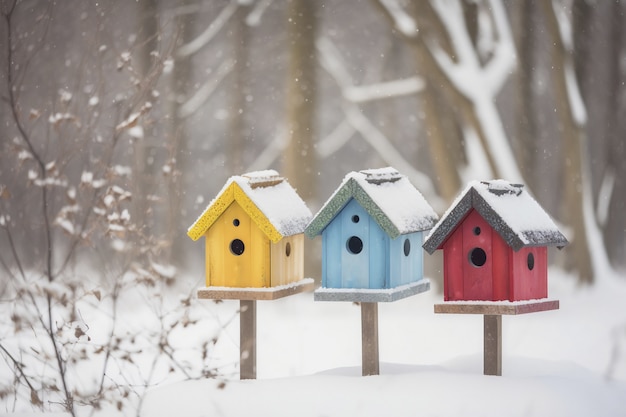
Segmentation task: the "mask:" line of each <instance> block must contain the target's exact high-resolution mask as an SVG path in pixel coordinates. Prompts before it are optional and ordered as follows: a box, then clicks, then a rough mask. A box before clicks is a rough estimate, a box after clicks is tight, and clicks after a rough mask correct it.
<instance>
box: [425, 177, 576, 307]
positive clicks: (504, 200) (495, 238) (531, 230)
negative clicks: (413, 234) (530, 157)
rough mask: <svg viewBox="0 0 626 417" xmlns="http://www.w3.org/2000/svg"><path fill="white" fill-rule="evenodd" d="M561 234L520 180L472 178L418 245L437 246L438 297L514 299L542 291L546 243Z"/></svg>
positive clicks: (556, 241) (556, 242)
mask: <svg viewBox="0 0 626 417" xmlns="http://www.w3.org/2000/svg"><path fill="white" fill-rule="evenodd" d="M566 244H567V239H566V238H565V236H563V234H561V232H560V231H559V230H558V229H557V227H556V225H555V224H554V222H553V221H552V220H551V219H550V217H549V216H548V214H547V213H546V212H545V211H544V210H543V209H542V208H541V206H539V204H538V203H537V202H536V201H535V200H534V199H533V198H532V197H531V196H530V194H528V192H527V191H525V190H524V188H523V186H522V185H521V184H511V183H509V182H507V181H503V180H495V181H488V182H478V181H475V182H472V183H470V184H469V185H468V187H467V188H466V189H465V190H464V191H463V192H462V193H461V195H460V196H459V197H457V199H456V201H455V202H454V203H453V204H452V206H451V207H450V209H448V211H447V212H446V214H445V215H444V216H443V217H442V218H441V219H440V220H439V222H438V223H437V224H436V225H435V227H434V228H433V229H432V231H431V233H430V234H429V236H428V237H427V238H426V241H425V242H424V245H423V247H424V249H425V250H426V251H427V252H428V253H430V254H432V253H433V252H434V251H435V250H436V249H443V257H444V301H461V300H467V301H469V300H482V301H500V300H509V301H520V300H532V299H541V298H546V297H547V296H548V272H547V268H548V250H547V247H548V246H556V247H558V248H559V249H560V248H562V247H563V246H565V245H566Z"/></svg>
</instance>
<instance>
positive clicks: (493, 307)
mask: <svg viewBox="0 0 626 417" xmlns="http://www.w3.org/2000/svg"><path fill="white" fill-rule="evenodd" d="M558 309H559V300H548V299H547V300H537V301H524V302H509V301H503V302H498V301H491V302H484V303H461V302H456V301H455V302H447V303H441V304H435V313H444V314H485V315H501V314H502V315H504V314H505V315H517V314H527V313H536V312H539V311H549V310H558Z"/></svg>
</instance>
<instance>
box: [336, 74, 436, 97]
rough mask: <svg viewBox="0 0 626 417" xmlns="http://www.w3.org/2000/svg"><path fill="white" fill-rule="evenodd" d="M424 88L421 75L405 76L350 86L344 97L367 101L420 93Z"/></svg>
mask: <svg viewBox="0 0 626 417" xmlns="http://www.w3.org/2000/svg"><path fill="white" fill-rule="evenodd" d="M423 89H424V80H422V79H421V78H419V77H411V78H405V79H402V80H394V81H388V82H382V83H378V84H370V85H364V86H355V87H348V88H346V89H345V90H344V92H343V94H344V98H345V99H346V100H348V101H351V102H353V103H365V102H368V101H374V100H380V99H385V98H393V97H400V96H409V95H412V94H415V93H419V92H420V91H422V90H423Z"/></svg>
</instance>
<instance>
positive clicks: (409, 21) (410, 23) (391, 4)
mask: <svg viewBox="0 0 626 417" xmlns="http://www.w3.org/2000/svg"><path fill="white" fill-rule="evenodd" d="M378 2H379V3H380V5H381V6H382V7H384V8H385V9H386V10H387V13H389V16H391V18H392V19H393V22H394V26H395V27H396V29H398V30H399V31H400V33H402V34H403V35H404V36H407V37H409V38H414V37H416V36H417V23H416V22H415V20H414V19H413V18H412V17H411V16H409V14H408V13H407V12H405V11H404V9H402V7H401V6H400V5H399V4H398V2H397V1H396V0H378Z"/></svg>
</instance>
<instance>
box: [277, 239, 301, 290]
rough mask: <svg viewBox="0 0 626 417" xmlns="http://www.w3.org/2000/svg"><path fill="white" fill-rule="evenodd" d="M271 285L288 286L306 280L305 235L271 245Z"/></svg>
mask: <svg viewBox="0 0 626 417" xmlns="http://www.w3.org/2000/svg"><path fill="white" fill-rule="evenodd" d="M271 252H272V255H271V270H272V274H271V275H272V278H271V285H272V287H276V286H278V285H286V284H289V283H292V282H297V281H300V280H302V279H303V278H304V234H302V233H300V234H297V235H294V236H288V237H285V238H283V239H281V240H280V241H279V242H278V243H272V244H271Z"/></svg>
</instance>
